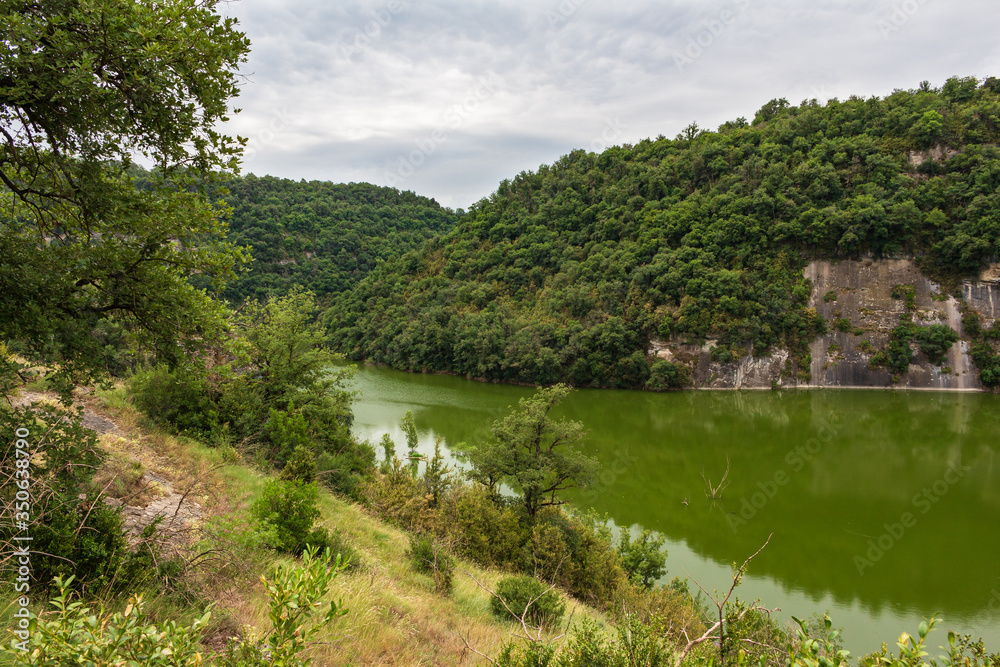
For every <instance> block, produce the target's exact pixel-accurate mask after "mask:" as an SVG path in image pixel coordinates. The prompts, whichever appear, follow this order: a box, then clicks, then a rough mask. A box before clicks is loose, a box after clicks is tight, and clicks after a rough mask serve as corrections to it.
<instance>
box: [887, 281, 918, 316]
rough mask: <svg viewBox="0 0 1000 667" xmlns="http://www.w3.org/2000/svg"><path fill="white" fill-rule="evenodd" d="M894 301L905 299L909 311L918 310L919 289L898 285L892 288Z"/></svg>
mask: <svg viewBox="0 0 1000 667" xmlns="http://www.w3.org/2000/svg"><path fill="white" fill-rule="evenodd" d="M892 298H893V299H903V300H904V301H905V302H906V309H907V310H916V308H917V301H916V298H917V288H916V287H914V286H913V285H896V286H895V287H893V288H892Z"/></svg>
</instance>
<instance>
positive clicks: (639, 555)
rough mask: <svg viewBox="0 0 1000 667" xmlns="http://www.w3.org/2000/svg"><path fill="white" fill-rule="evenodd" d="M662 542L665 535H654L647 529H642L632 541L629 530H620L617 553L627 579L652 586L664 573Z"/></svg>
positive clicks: (665, 569) (665, 556) (665, 555)
mask: <svg viewBox="0 0 1000 667" xmlns="http://www.w3.org/2000/svg"><path fill="white" fill-rule="evenodd" d="M664 542H666V538H665V537H662V536H661V537H656V536H655V535H654V534H653V533H652V532H651V531H649V530H644V531H642V534H640V535H639V537H637V538H636V539H635V541H634V542H633V541H632V536H631V534H630V533H629V531H628V530H627V529H623V530H622V534H621V539H620V540H619V542H618V554H619V556H621V559H622V568H624V570H625V573H626V574H627V575H628V578H629V581H631V582H632V583H633V584H636V585H638V586H641V587H642V588H652V587H653V585H654V584H655V583H656V580H657V579H659V578H660V577H662V576H663V575H664V574H665V573H666V571H667V567H666V564H667V553H666V552H665V551H664V550H663V544H664Z"/></svg>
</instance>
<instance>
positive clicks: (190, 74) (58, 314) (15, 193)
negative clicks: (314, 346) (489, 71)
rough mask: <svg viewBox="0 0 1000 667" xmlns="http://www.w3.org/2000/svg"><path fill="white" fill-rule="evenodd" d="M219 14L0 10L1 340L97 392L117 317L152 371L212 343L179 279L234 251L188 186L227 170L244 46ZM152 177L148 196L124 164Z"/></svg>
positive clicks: (59, 7) (158, 6)
mask: <svg viewBox="0 0 1000 667" xmlns="http://www.w3.org/2000/svg"><path fill="white" fill-rule="evenodd" d="M218 4H219V0H168V1H167V2H154V1H152V0H138V1H136V0H42V1H40V2H27V1H22V2H5V3H3V5H2V6H0V26H2V28H3V46H2V48H0V184H2V186H3V188H2V191H0V293H2V294H3V298H2V299H0V338H2V339H5V340H8V341H16V344H15V349H17V351H19V352H21V353H22V354H23V355H24V356H26V357H28V358H29V359H44V360H46V361H50V362H56V363H58V365H59V368H60V372H59V374H58V375H57V379H59V380H61V381H62V382H61V383H59V386H60V388H61V389H62V390H64V391H66V390H68V387H69V386H70V384H71V381H72V380H81V379H88V378H92V377H93V376H94V374H95V373H96V372H97V371H98V366H99V363H100V358H101V356H100V354H99V350H100V346H99V343H98V342H97V341H96V339H95V337H94V336H93V333H92V332H93V330H94V328H95V327H96V326H97V325H98V324H100V323H101V322H102V321H107V320H109V319H115V320H117V321H119V322H121V323H123V324H125V325H126V326H127V327H128V328H129V329H130V330H131V331H133V332H134V333H135V334H137V335H139V336H140V337H141V338H142V339H143V340H144V341H145V342H146V343H147V344H148V345H149V346H150V347H151V348H152V349H154V350H156V351H157V352H158V353H159V354H160V355H161V356H162V357H164V358H167V359H170V360H176V359H178V358H180V357H181V356H183V354H184V352H185V351H186V349H190V348H193V347H197V346H198V345H199V344H201V343H202V342H203V341H212V340H215V339H217V334H218V331H219V329H220V328H221V326H222V325H223V322H224V319H223V317H222V310H221V306H220V305H218V304H216V303H215V302H213V301H212V300H211V299H210V298H209V297H208V296H207V295H206V294H205V293H204V292H202V291H199V290H195V289H194V288H192V287H191V286H190V284H189V283H188V277H189V276H191V275H193V274H196V273H203V274H209V275H212V276H222V277H225V276H227V275H228V274H229V273H230V272H231V270H232V268H233V266H234V264H235V263H236V262H238V261H240V260H241V259H243V255H242V253H241V252H240V251H239V250H238V249H236V248H234V247H232V246H231V245H229V244H227V243H226V242H225V241H224V238H223V237H224V233H225V225H224V223H223V222H222V221H221V220H220V212H221V211H220V209H216V208H213V206H211V205H210V204H209V203H208V200H207V198H206V197H205V196H203V194H201V193H199V192H198V191H197V188H193V187H192V186H193V185H194V184H196V183H204V182H205V180H207V179H210V178H211V176H212V174H213V173H214V172H217V171H231V170H235V169H236V167H237V158H238V156H239V153H240V151H241V141H240V140H238V139H233V138H231V137H228V136H226V135H224V134H222V133H220V132H218V131H217V130H216V129H215V126H216V125H217V124H218V123H219V122H221V121H225V120H227V114H228V113H229V102H230V100H231V98H233V97H235V96H236V95H237V93H238V89H237V78H236V77H237V73H236V70H237V67H238V66H239V63H241V62H243V61H245V60H246V54H247V52H248V50H249V42H248V40H247V39H246V37H245V35H244V34H243V33H241V32H240V31H238V30H237V29H236V21H235V20H234V19H223V18H222V17H220V16H219V15H218V14H217V13H216V11H215V10H216V7H217V5H218ZM137 156H142V157H144V158H145V159H147V160H149V161H150V162H152V163H154V164H155V165H156V166H157V169H156V172H155V173H156V178H155V179H154V182H153V183H152V187H150V188H146V189H143V190H138V189H136V188H135V187H134V185H133V182H132V180H131V179H130V178H129V175H128V170H129V166H130V164H131V161H132V159H133V158H135V157H137Z"/></svg>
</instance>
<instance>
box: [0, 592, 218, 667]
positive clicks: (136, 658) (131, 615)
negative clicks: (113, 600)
mask: <svg viewBox="0 0 1000 667" xmlns="http://www.w3.org/2000/svg"><path fill="white" fill-rule="evenodd" d="M71 584H72V577H69V578H67V579H62V578H57V579H56V580H55V587H56V588H57V589H58V594H57V595H56V597H55V598H53V599H52V600H51V601H50V602H51V604H52V606H53V607H54V611H53V612H52V613H51V614H43V615H42V616H40V617H35V618H32V620H31V627H30V635H31V636H30V640H29V641H28V649H29V650H28V652H21V651H20V650H19V649H18V648H17V647H15V646H12V645H10V644H8V645H0V654H6V655H7V656H9V657H10V658H12V659H15V660H16V661H17V664H22V665H29V666H30V667H64V665H93V666H94V667H112V666H113V665H125V664H128V665H142V666H143V667H189V666H191V665H199V664H201V662H202V652H203V650H204V649H203V647H202V645H201V634H202V632H203V629H204V626H205V625H206V623H208V620H209V618H210V617H211V613H210V612H208V611H206V612H205V613H204V615H202V616H201V617H200V618H198V619H197V620H195V621H194V622H193V623H192V624H191V625H190V626H181V625H178V624H177V623H175V622H173V621H167V622H166V623H163V624H162V625H156V624H154V623H151V622H149V617H148V615H147V613H146V612H145V609H144V606H145V604H144V602H143V599H142V596H136V597H133V598H132V599H131V600H130V602H129V604H128V606H127V607H125V609H124V610H123V611H120V612H115V613H111V612H108V611H105V610H104V609H101V610H100V611H97V612H95V611H94V610H93V609H91V608H90V607H87V606H85V605H84V603H83V602H81V601H75V602H71V601H70V598H71V596H70V590H71V587H72V586H71Z"/></svg>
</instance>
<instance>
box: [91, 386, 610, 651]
mask: <svg viewBox="0 0 1000 667" xmlns="http://www.w3.org/2000/svg"><path fill="white" fill-rule="evenodd" d="M86 402H87V405H88V407H89V408H90V409H91V410H93V411H94V412H97V413H98V414H103V415H104V416H106V417H108V418H109V419H111V420H112V421H114V422H115V423H116V424H117V425H118V427H119V429H120V430H121V431H122V434H123V436H122V437H119V436H116V435H110V434H106V435H104V436H102V444H103V445H104V446H105V447H106V448H107V449H108V450H109V451H110V452H114V453H118V454H121V455H126V456H128V457H129V458H130V459H132V460H135V461H140V462H141V463H142V464H143V466H144V467H145V469H146V470H148V471H150V472H153V473H155V474H157V475H159V476H162V477H164V478H166V479H167V480H170V481H171V482H172V483H173V484H174V486H175V489H176V490H177V491H178V492H179V493H184V492H185V491H186V490H187V489H188V487H189V486H190V487H193V488H192V490H191V493H190V495H189V497H191V498H193V499H194V500H195V501H196V502H197V503H198V504H199V505H201V506H202V508H203V510H204V515H203V518H202V521H201V525H202V526H206V525H211V524H212V522H213V520H214V519H215V518H217V517H224V516H226V515H232V516H235V517H245V516H246V510H247V508H248V507H249V505H250V503H251V502H252V501H253V499H254V498H255V497H256V496H257V494H258V493H259V492H260V490H261V489H262V487H263V484H264V482H265V480H266V479H267V475H265V474H263V473H261V472H260V471H258V470H255V469H254V468H252V467H251V466H249V465H247V464H246V463H244V462H242V461H239V460H235V461H233V460H229V461H227V460H226V459H225V457H224V456H223V453H222V452H220V451H219V450H217V449H213V448H210V447H207V446H205V445H203V444H201V443H198V442H195V441H193V440H190V439H186V438H176V437H173V436H170V435H167V434H165V433H163V432H161V431H158V430H156V429H151V428H148V427H147V425H145V424H144V423H143V420H142V419H141V417H140V416H139V414H138V413H137V412H136V411H135V410H134V409H133V408H132V407H131V405H130V404H129V403H128V399H127V397H126V395H125V392H124V390H122V389H117V390H114V391H110V392H99V393H98V395H97V396H96V397H91V398H90V399H89V400H87V401H86ZM192 480H193V481H192ZM320 508H321V510H322V518H321V520H320V523H321V524H322V525H325V526H327V527H329V528H336V529H337V530H340V531H342V532H343V534H344V535H345V536H346V537H347V539H348V540H349V542H350V543H351V544H352V545H353V546H354V547H355V548H357V549H358V551H359V552H360V553H361V555H362V559H363V564H362V567H360V568H358V569H357V570H356V571H354V572H353V573H350V574H346V575H341V576H340V577H339V578H338V579H337V580H336V581H335V583H334V597H336V598H339V599H341V600H342V601H343V604H344V606H345V607H346V608H347V609H348V610H349V613H348V615H347V616H345V617H343V618H342V619H340V621H339V622H338V623H336V624H335V625H333V626H331V627H330V628H328V630H327V631H325V632H324V633H323V634H321V636H320V638H319V641H321V642H329V644H328V645H325V646H319V647H317V648H314V649H313V650H312V656H313V657H314V660H315V662H314V664H316V665H417V664H423V665H428V664H429V665H455V664H461V665H467V664H468V665H471V664H480V662H485V661H483V660H482V659H481V658H478V657H476V656H475V655H474V654H473V653H471V652H470V651H468V650H467V649H466V648H465V645H464V643H463V641H462V639H461V638H460V636H462V637H465V638H466V639H467V640H468V641H469V643H470V644H471V645H472V646H473V647H475V648H476V649H478V650H480V651H482V652H484V653H487V654H490V655H493V654H495V653H496V650H497V648H498V647H499V646H500V644H501V643H502V642H503V641H505V640H506V639H508V638H510V636H511V632H512V631H514V630H515V627H514V626H513V625H511V624H505V623H498V622H497V621H496V620H494V619H493V617H492V616H491V615H490V611H489V596H488V594H487V593H486V592H485V591H483V590H482V589H480V588H479V587H478V586H477V584H476V583H475V582H474V581H473V580H472V578H471V577H470V576H469V574H470V573H471V575H473V576H475V577H476V579H478V580H479V581H480V582H482V583H483V584H485V585H486V586H490V587H492V585H493V584H495V583H496V581H497V580H498V579H499V578H500V577H501V576H502V573H501V572H498V571H493V570H483V569H482V568H479V567H477V566H475V565H473V564H471V563H468V562H464V561H458V563H457V567H456V572H457V573H458V574H457V576H456V579H455V589H454V592H453V594H452V595H451V596H450V597H442V596H439V595H437V594H435V593H434V587H433V582H432V581H431V579H430V578H429V577H427V576H424V575H420V574H417V573H415V572H413V571H412V570H411V569H410V567H409V564H408V560H407V558H406V555H405V551H406V549H407V547H408V544H409V543H408V538H407V535H406V533H404V532H403V531H401V530H399V529H397V528H395V527H393V526H390V525H388V524H386V523H384V522H382V521H380V520H379V519H377V518H375V517H372V516H370V515H369V514H367V513H366V512H365V511H364V509H363V508H361V507H360V506H358V505H355V504H352V503H349V502H346V501H344V500H343V499H340V498H337V497H335V496H333V495H331V494H329V493H327V492H325V491H324V492H321V495H320ZM207 532H210V531H205V530H201V531H199V533H200V534H198V535H191V536H190V537H191V539H192V541H197V540H198V539H204V538H205V537H206V533H207ZM187 551H188V554H187V555H188V557H189V558H190V557H191V554H192V553H193V551H192V550H191V549H190V548H188V549H187ZM230 556H231V557H227V556H225V555H224V556H223V557H222V558H220V559H215V558H209V559H207V564H206V565H205V566H203V567H200V568H196V571H197V573H198V577H199V580H200V581H201V583H202V584H203V585H204V589H203V595H205V597H206V598H207V601H211V602H215V603H216V604H217V607H218V609H219V613H218V614H217V619H216V621H215V624H214V627H213V630H212V632H213V633H214V635H215V636H214V637H211V638H210V639H209V642H208V643H209V644H210V645H214V646H219V645H221V643H222V639H223V637H224V636H228V635H230V634H234V632H235V631H236V630H237V629H239V628H242V627H244V626H253V627H256V628H258V629H265V628H268V627H269V625H270V624H269V621H268V619H267V611H268V608H267V598H266V594H265V592H264V590H263V586H262V585H261V584H260V582H259V577H260V575H266V574H268V570H269V569H270V566H271V565H272V564H273V563H275V562H277V559H275V558H273V557H271V556H267V557H265V558H263V559H262V560H261V561H258V562H255V563H254V562H252V561H253V559H252V558H250V559H249V562H251V564H250V565H247V561H245V562H243V563H239V562H234V561H239V560H240V558H239V554H231V555H230ZM202 562H206V561H202ZM234 573H235V574H234ZM150 605H151V608H153V609H154V610H156V612H157V614H158V615H161V616H163V617H166V616H168V615H169V616H170V617H173V618H176V617H177V616H186V615H188V614H193V611H194V610H191V609H183V608H178V607H177V606H176V605H175V604H174V603H171V602H169V601H167V600H164V599H152V600H151V601H150ZM570 608H572V605H570ZM583 618H594V619H597V620H598V621H599V622H602V623H603V619H601V618H600V615H599V614H598V613H597V612H595V611H593V610H592V609H589V608H587V607H585V606H584V605H582V604H581V605H579V606H578V607H577V608H576V612H575V615H574V616H573V623H576V622H578V621H580V620H581V619H583Z"/></svg>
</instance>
